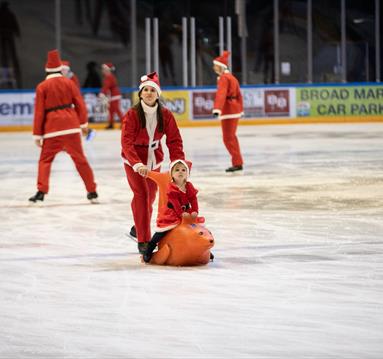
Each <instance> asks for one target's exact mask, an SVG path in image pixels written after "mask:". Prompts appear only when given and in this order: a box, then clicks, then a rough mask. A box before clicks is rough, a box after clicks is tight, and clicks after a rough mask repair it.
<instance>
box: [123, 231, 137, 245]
mask: <svg viewBox="0 0 383 359" xmlns="http://www.w3.org/2000/svg"><path fill="white" fill-rule="evenodd" d="M125 236H127V237H129V238H130V239H131V240H132V241H134V242H136V243H137V238H136V237H133V236H132V235H131V234H130V233H125Z"/></svg>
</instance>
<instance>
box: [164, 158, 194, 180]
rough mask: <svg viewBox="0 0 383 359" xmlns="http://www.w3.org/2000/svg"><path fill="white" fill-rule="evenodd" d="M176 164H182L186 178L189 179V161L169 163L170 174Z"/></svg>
mask: <svg viewBox="0 0 383 359" xmlns="http://www.w3.org/2000/svg"><path fill="white" fill-rule="evenodd" d="M177 163H182V164H183V165H184V166H185V167H186V178H189V176H190V170H191V168H192V163H191V161H188V160H175V161H173V162H171V163H170V165H169V172H170V174H172V169H173V167H174V166H175V165H176V164H177Z"/></svg>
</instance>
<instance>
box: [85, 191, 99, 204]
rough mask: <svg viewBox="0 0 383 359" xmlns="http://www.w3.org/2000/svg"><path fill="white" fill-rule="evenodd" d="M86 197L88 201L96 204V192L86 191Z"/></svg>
mask: <svg viewBox="0 0 383 359" xmlns="http://www.w3.org/2000/svg"><path fill="white" fill-rule="evenodd" d="M86 198H88V199H89V201H90V203H93V204H98V203H99V202H98V199H97V198H98V194H97V192H88V194H87V195H86Z"/></svg>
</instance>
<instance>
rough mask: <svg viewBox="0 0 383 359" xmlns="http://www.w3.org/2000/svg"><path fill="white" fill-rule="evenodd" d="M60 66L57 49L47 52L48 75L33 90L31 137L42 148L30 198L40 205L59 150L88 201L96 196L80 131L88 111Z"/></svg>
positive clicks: (76, 89) (47, 188) (86, 124)
mask: <svg viewBox="0 0 383 359" xmlns="http://www.w3.org/2000/svg"><path fill="white" fill-rule="evenodd" d="M61 70H62V65H61V59H60V55H59V53H58V51H57V50H52V51H49V52H48V60H47V63H46V65H45V71H46V73H47V76H46V78H45V80H44V81H43V82H41V83H40V84H39V85H38V86H37V87H36V98H35V114H34V120H33V137H34V138H35V143H36V145H37V146H38V147H40V148H41V153H40V159H39V168H38V178H37V189H38V192H37V193H36V194H35V195H34V196H33V197H31V198H30V199H29V201H31V202H34V203H36V202H42V201H43V200H44V195H45V194H47V193H48V191H49V176H50V170H51V165H52V162H53V160H54V158H55V156H56V155H57V153H59V152H61V151H65V152H67V153H68V154H69V155H70V156H71V157H72V160H73V161H74V163H75V165H76V169H77V171H78V173H79V174H80V176H81V178H82V180H83V181H84V184H85V187H86V190H87V192H88V194H87V198H88V199H89V200H90V201H91V202H95V201H96V198H97V197H98V195H97V192H96V183H95V181H94V176H93V171H92V169H91V168H90V166H89V163H88V161H87V159H86V157H85V154H84V151H83V148H82V143H81V132H83V133H84V132H85V133H86V130H87V127H88V123H87V112H86V106H85V103H84V100H83V98H82V96H81V93H80V91H79V89H78V88H77V86H76V85H75V84H74V82H73V81H71V80H69V79H68V78H66V77H64V76H63V75H62V73H61Z"/></svg>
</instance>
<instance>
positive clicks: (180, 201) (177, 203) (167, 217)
mask: <svg viewBox="0 0 383 359" xmlns="http://www.w3.org/2000/svg"><path fill="white" fill-rule="evenodd" d="M197 193H198V190H197V189H195V188H194V186H193V185H192V184H191V182H186V191H185V192H183V191H181V190H180V188H179V187H178V186H177V185H176V184H175V183H173V182H171V183H170V184H169V187H168V191H167V197H168V201H167V203H166V204H165V205H164V206H163V207H162V208H160V209H159V213H158V216H157V227H156V229H155V230H156V232H163V231H168V230H170V229H172V228H174V227H175V226H177V225H178V224H180V223H181V220H182V213H184V212H187V213H190V214H191V213H192V212H197V213H198V201H197Z"/></svg>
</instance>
